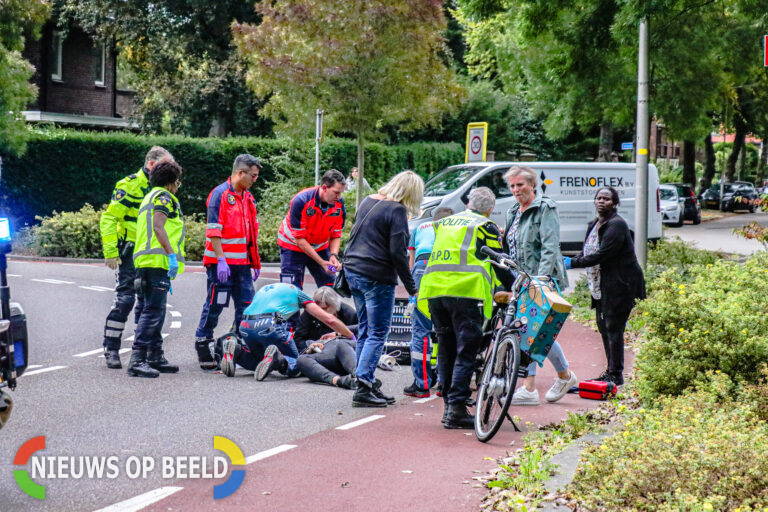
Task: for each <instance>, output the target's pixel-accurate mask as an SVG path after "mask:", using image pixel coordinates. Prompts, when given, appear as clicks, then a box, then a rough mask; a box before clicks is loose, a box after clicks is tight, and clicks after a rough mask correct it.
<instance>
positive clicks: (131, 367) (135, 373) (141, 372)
mask: <svg viewBox="0 0 768 512" xmlns="http://www.w3.org/2000/svg"><path fill="white" fill-rule="evenodd" d="M128 375H130V376H131V377H148V378H151V379H152V378H155V377H159V376H160V372H158V371H157V370H155V369H154V368H152V367H151V366H149V365H148V364H147V351H146V350H136V349H133V352H131V361H130V362H129V363H128Z"/></svg>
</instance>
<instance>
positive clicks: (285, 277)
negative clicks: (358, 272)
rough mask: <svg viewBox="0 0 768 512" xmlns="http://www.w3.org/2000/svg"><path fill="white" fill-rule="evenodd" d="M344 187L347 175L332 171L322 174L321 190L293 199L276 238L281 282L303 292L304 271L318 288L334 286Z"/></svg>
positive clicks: (314, 189)
mask: <svg viewBox="0 0 768 512" xmlns="http://www.w3.org/2000/svg"><path fill="white" fill-rule="evenodd" d="M345 186H346V183H345V181H344V175H343V174H341V173H340V172H339V171H337V170H336V169H331V170H330V171H326V172H325V174H323V179H322V180H321V181H320V186H318V187H312V188H306V189H304V190H302V191H301V192H299V193H298V194H296V195H295V196H294V197H293V199H291V206H290V208H289V209H288V214H287V215H286V216H285V219H284V220H283V223H282V224H281V225H280V230H279V231H278V234H277V245H279V246H280V281H281V282H283V283H288V284H292V285H295V286H297V287H298V288H301V289H303V288H304V270H305V269H309V272H310V274H312V277H313V278H314V280H315V283H316V284H317V286H324V285H330V284H333V274H334V273H335V272H336V271H337V270H338V269H340V268H341V262H340V261H339V247H340V246H341V230H342V228H343V227H344V219H345V218H346V216H347V212H346V210H345V209H344V200H343V199H342V198H341V194H342V193H343V192H344V187H345Z"/></svg>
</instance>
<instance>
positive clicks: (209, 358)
mask: <svg viewBox="0 0 768 512" xmlns="http://www.w3.org/2000/svg"><path fill="white" fill-rule="evenodd" d="M212 342H213V340H207V339H205V338H202V339H201V338H198V339H196V340H195V351H196V352H197V362H198V363H200V368H201V369H203V370H215V369H216V368H218V366H219V365H218V364H216V361H215V360H214V359H213V355H211V346H210V344H211V343H212Z"/></svg>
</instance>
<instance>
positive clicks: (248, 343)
mask: <svg viewBox="0 0 768 512" xmlns="http://www.w3.org/2000/svg"><path fill="white" fill-rule="evenodd" d="M240 334H241V336H242V338H243V342H244V343H245V347H241V350H238V351H237V352H236V358H235V362H236V363H237V364H239V365H240V366H242V367H243V368H245V369H246V370H251V371H255V370H256V365H258V364H259V362H261V360H262V358H263V357H264V351H265V350H266V349H267V347H268V346H270V345H275V346H276V347H277V349H278V350H279V351H280V353H281V354H283V356H284V357H285V360H286V361H287V362H288V370H287V371H286V372H285V374H286V375H288V376H289V377H295V376H297V375H298V374H299V370H298V369H297V368H296V359H297V358H298V357H299V351H298V350H297V349H296V343H295V342H294V341H293V329H291V328H290V327H288V326H287V325H286V324H285V323H284V322H278V321H277V320H276V319H274V318H270V317H262V318H255V319H247V320H243V321H242V323H241V324H240Z"/></svg>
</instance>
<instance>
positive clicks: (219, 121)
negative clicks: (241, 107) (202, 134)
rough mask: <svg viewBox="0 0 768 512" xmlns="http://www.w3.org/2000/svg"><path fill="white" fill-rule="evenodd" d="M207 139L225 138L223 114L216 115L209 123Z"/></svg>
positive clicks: (224, 118)
mask: <svg viewBox="0 0 768 512" xmlns="http://www.w3.org/2000/svg"><path fill="white" fill-rule="evenodd" d="M208 136H209V137H226V136H227V118H226V117H225V116H224V115H223V114H218V115H217V116H216V117H214V118H213V121H211V129H210V130H209V131H208Z"/></svg>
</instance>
